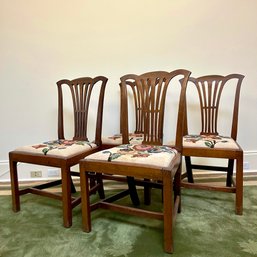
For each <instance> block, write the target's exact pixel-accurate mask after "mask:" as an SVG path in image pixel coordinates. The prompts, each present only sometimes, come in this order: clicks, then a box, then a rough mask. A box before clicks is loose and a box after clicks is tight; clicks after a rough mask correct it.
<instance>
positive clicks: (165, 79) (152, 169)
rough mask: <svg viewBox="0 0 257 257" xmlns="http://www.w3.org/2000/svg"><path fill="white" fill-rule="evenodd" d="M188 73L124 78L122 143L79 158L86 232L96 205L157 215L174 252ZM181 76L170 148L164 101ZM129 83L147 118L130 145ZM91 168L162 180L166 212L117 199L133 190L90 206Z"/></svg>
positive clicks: (174, 72)
mask: <svg viewBox="0 0 257 257" xmlns="http://www.w3.org/2000/svg"><path fill="white" fill-rule="evenodd" d="M189 75H190V72H189V71H186V70H176V71H173V72H170V73H168V72H164V71H157V72H150V73H145V74H142V75H139V76H137V75H125V76H123V77H121V93H122V95H121V99H122V136H123V145H120V146H117V147H113V148H110V149H108V150H103V151H101V152H98V153H95V154H92V155H90V156H87V157H86V158H85V159H83V160H81V161H80V176H81V195H82V220H83V222H82V223H83V230H84V231H86V232H90V231H91V211H94V210H96V209H97V208H104V209H109V210H113V211H119V212H122V213H127V214H131V215H137V216H140V217H149V218H156V219H160V220H163V222H164V249H165V251H166V252H173V234H172V228H173V224H174V221H175V217H176V213H177V212H178V211H180V181H181V151H182V133H183V114H184V107H185V103H184V98H185V92H186V84H187V79H188V77H189ZM181 76H182V77H183V83H182V87H181V88H180V87H178V89H181V91H180V97H179V103H178V102H177V104H178V106H179V108H178V117H177V122H176V124H174V126H172V128H171V130H172V129H174V130H176V143H175V146H174V147H173V148H172V147H168V146H164V145H162V140H163V122H164V109H165V100H166V93H167V89H168V87H171V86H172V85H173V84H174V83H173V82H174V80H176V78H178V77H181ZM127 81H132V82H134V83H136V84H137V85H138V88H139V90H140V93H139V96H140V101H141V103H142V118H143V122H144V138H143V143H142V144H129V136H128V134H129V132H128V131H129V129H128V105H127ZM157 81H158V83H157ZM170 98H171V97H170ZM174 98H176V97H174ZM169 101H172V99H169ZM174 101H175V99H174ZM169 114H170V113H169ZM169 116H170V115H169ZM169 118H170V117H169ZM89 172H96V174H102V172H104V173H110V174H114V175H121V176H130V177H135V178H136V179H137V180H138V181H139V180H141V181H142V185H144V183H145V181H144V179H148V180H149V181H159V182H160V183H159V185H160V188H163V211H161V212H154V211H145V210H143V209H139V208H134V207H129V206H121V205H119V204H117V203H116V204H115V203H114V201H115V200H117V199H120V198H121V197H124V196H126V195H128V193H129V190H125V191H122V192H119V193H118V194H116V195H113V196H111V197H108V198H106V199H104V200H99V201H98V202H97V203H94V204H90V198H89V196H90V188H89V185H88V174H89ZM173 190H174V198H173Z"/></svg>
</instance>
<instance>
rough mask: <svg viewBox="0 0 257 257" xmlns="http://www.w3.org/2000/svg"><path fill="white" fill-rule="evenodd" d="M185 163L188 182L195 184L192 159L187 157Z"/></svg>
mask: <svg viewBox="0 0 257 257" xmlns="http://www.w3.org/2000/svg"><path fill="white" fill-rule="evenodd" d="M185 162H186V172H187V180H188V182H189V183H194V178H193V171H192V164H191V157H190V156H185Z"/></svg>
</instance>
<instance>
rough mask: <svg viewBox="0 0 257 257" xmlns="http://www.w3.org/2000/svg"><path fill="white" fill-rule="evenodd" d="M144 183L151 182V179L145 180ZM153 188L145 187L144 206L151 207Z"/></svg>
mask: <svg viewBox="0 0 257 257" xmlns="http://www.w3.org/2000/svg"><path fill="white" fill-rule="evenodd" d="M144 181H150V179H146V178H145V179H144ZM151 189H152V188H151V187H150V186H149V185H147V184H146V185H145V186H144V204H145V205H150V204H151V191H152V190H151Z"/></svg>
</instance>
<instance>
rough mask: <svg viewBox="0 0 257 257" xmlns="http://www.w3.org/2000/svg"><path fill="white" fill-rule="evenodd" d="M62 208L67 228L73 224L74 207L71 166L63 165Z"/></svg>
mask: <svg viewBox="0 0 257 257" xmlns="http://www.w3.org/2000/svg"><path fill="white" fill-rule="evenodd" d="M61 174H62V209H63V226H64V227H66V228H69V227H71V225H72V207H71V175H70V172H69V168H67V167H66V166H65V167H62V168H61Z"/></svg>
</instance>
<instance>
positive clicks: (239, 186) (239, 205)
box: [236, 153, 243, 215]
mask: <svg viewBox="0 0 257 257" xmlns="http://www.w3.org/2000/svg"><path fill="white" fill-rule="evenodd" d="M236 214H237V215H242V214H243V153H242V154H241V156H240V157H239V158H238V159H237V160H236Z"/></svg>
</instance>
